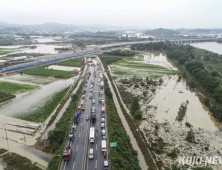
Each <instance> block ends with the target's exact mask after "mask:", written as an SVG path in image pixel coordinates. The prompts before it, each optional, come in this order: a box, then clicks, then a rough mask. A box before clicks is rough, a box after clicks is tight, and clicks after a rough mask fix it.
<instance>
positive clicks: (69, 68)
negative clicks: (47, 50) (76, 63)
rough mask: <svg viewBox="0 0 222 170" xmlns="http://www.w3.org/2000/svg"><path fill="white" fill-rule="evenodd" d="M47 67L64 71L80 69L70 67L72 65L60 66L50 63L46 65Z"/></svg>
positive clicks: (78, 68) (78, 69)
mask: <svg viewBox="0 0 222 170" xmlns="http://www.w3.org/2000/svg"><path fill="white" fill-rule="evenodd" d="M46 68H47V69H53V70H63V71H74V70H76V71H80V67H70V66H59V65H50V66H47V67H46Z"/></svg>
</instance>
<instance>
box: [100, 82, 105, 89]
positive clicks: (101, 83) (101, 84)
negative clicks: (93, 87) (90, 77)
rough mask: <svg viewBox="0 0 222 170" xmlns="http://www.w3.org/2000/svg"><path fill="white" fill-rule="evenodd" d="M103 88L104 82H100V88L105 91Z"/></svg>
mask: <svg viewBox="0 0 222 170" xmlns="http://www.w3.org/2000/svg"><path fill="white" fill-rule="evenodd" d="M103 87H104V82H103V81H101V82H100V88H101V89H103Z"/></svg>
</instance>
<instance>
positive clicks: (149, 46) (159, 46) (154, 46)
mask: <svg viewBox="0 0 222 170" xmlns="http://www.w3.org/2000/svg"><path fill="white" fill-rule="evenodd" d="M169 45H170V44H169V43H164V42H157V43H156V42H154V43H143V44H142V43H141V44H133V45H131V49H132V50H157V51H161V50H166V49H167V48H168V47H169Z"/></svg>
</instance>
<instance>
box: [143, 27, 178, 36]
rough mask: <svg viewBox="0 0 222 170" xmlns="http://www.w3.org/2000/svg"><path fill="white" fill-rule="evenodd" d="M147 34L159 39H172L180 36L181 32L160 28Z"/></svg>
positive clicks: (148, 31)
mask: <svg viewBox="0 0 222 170" xmlns="http://www.w3.org/2000/svg"><path fill="white" fill-rule="evenodd" d="M145 34H148V35H153V36H159V37H170V36H174V35H176V34H179V32H178V31H174V30H171V29H164V28H158V29H154V30H147V31H146V32H145Z"/></svg>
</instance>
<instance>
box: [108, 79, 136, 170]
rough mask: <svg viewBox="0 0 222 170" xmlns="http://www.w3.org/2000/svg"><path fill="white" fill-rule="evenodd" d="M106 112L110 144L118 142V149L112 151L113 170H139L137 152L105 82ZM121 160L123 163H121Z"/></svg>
mask: <svg viewBox="0 0 222 170" xmlns="http://www.w3.org/2000/svg"><path fill="white" fill-rule="evenodd" d="M105 95H106V111H107V121H108V122H109V124H108V135H109V141H110V142H117V143H118V146H117V148H116V149H113V148H111V149H110V155H111V162H112V170H119V169H128V170H139V169H140V167H139V165H138V159H137V152H136V151H135V150H133V148H132V145H131V143H130V139H129V137H128V135H127V133H126V131H125V129H124V127H123V125H122V122H121V120H120V118H119V116H118V113H117V110H116V106H115V104H114V102H113V99H112V93H111V91H110V89H109V87H108V85H107V81H105ZM120 160H121V161H120Z"/></svg>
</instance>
